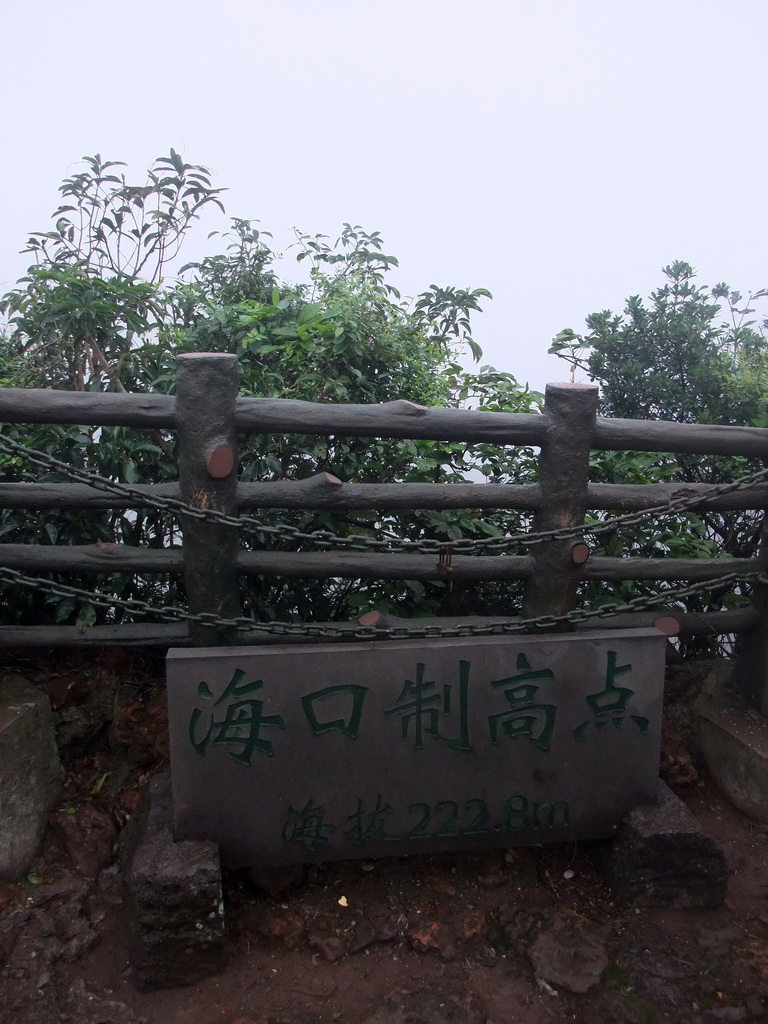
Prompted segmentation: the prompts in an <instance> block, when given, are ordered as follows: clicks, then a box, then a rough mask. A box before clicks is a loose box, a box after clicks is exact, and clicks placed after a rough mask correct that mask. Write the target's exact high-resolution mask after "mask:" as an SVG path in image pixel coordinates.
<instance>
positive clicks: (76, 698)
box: [0, 649, 768, 1024]
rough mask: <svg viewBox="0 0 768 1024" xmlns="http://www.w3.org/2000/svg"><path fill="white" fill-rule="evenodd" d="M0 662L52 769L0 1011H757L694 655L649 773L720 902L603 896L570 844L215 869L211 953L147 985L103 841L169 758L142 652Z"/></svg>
mask: <svg viewBox="0 0 768 1024" xmlns="http://www.w3.org/2000/svg"><path fill="white" fill-rule="evenodd" d="M4 667H5V668H6V669H8V668H10V669H12V670H14V671H16V672H18V673H19V674H21V675H23V676H25V677H26V678H27V679H30V680H32V681H33V682H35V683H36V684H37V685H38V686H40V687H41V688H42V689H44V690H45V691H46V692H47V693H48V695H49V696H50V698H51V701H52V704H53V707H54V709H55V713H56V717H57V728H58V738H59V743H60V749H61V754H62V758H63V760H64V763H65V767H66V772H67V774H66V782H65V790H64V795H63V799H62V801H61V802H60V804H59V806H58V807H57V808H56V810H55V811H54V812H53V814H52V815H51V819H50V828H49V830H48V833H47V836H46V839H45V842H44V846H43V849H42V851H41V854H40V856H39V858H38V861H37V863H36V864H35V865H34V866H33V869H32V871H31V872H30V873H29V874H28V876H27V877H26V878H25V879H24V880H23V881H22V882H21V883H20V884H15V885H0V1021H2V1024H5V1022H8V1024H60V1022H65V1021H67V1022H77V1024H138V1022H141V1021H146V1022H147V1024H181V1022H184V1024H214V1022H223V1024H268V1022H269V1024H326V1022H328V1024H330V1022H337V1021H338V1022H340V1024H364V1022H365V1024H407V1022H410V1024H433V1022H443V1021H445V1022H455V1024H485V1022H492V1024H507V1022H510V1024H544V1022H547V1024H559V1022H565V1021H576V1022H579V1024H652V1022H656V1021H659V1022H662V1021H664V1022H667V1021H668V1022H679V1024H683V1022H685V1024H708V1022H717V1021H720V1022H728V1021H742V1020H743V1021H766V1020H768V829H766V828H764V827H762V826H758V825H756V824H755V823H753V822H751V821H749V820H748V819H746V818H744V817H743V816H742V815H741V814H739V813H738V812H737V811H735V810H734V809H732V808H731V807H730V806H728V804H727V803H726V802H725V801H724V800H723V798H722V797H721V796H720V795H719V794H718V792H717V790H716V789H715V788H714V787H713V786H712V784H711V783H710V782H709V780H708V779H707V777H706V774H705V773H704V772H703V771H702V767H701V765H699V764H698V763H697V761H696V757H695V755H694V754H692V753H691V743H690V740H689V738H688V726H689V708H690V703H691V700H692V698H693V696H694V695H695V693H696V691H697V688H698V687H699V686H700V685H701V681H702V679H703V675H704V673H703V670H702V669H701V668H700V667H698V666H685V665H673V666H671V668H670V671H669V674H668V685H667V694H668V700H669V706H668V709H667V725H666V729H665V739H664V752H663V757H662V774H663V775H664V776H665V777H666V778H667V780H668V781H669V782H670V784H671V785H672V786H673V788H674V789H675V791H676V792H677V793H678V794H679V795H680V796H682V797H683V799H684V800H685V802H686V803H687V804H688V806H689V807H690V808H691V809H692V810H693V812H694V813H695V814H696V815H697V817H698V818H699V820H700V821H701V823H702V825H703V826H704V827H705V829H706V830H707V831H708V832H709V833H710V834H711V835H712V836H714V837H715V838H716V839H717V840H718V841H719V842H720V843H721V844H722V846H723V848H724V850H725V853H726V857H727V860H728V863H729V867H730V870H731V878H730V884H729V894H728V899H727V901H726V903H725V904H724V905H723V906H721V907H718V908H716V909H712V910H686V911H682V910H660V909H650V908H642V907H636V906H630V905H626V904H621V903H619V902H617V901H616V900H615V898H614V897H613V895H612V893H611V892H610V891H609V890H608V889H607V888H606V886H605V884H604V883H603V881H602V879H601V877H600V875H599V873H598V872H597V870H596V868H595V866H594V865H593V863H592V862H591V859H590V855H589V850H588V847H586V846H585V845H584V844H581V845H576V844H574V845H568V846H549V847H528V848H524V849H520V848H517V849H510V850H507V851H496V852H493V853H489V854H482V855H467V854H461V855H443V856H439V857H438V856H433V857H424V858H408V859H392V860H379V861H371V862H365V861H362V862H345V863H339V864H329V865H323V866H320V867H314V868H311V869H308V870H306V871H304V870H296V871H290V872H289V871H286V872H284V873H283V876H282V877H279V876H278V875H277V874H275V875H273V876H270V877H269V878H264V877H261V878H258V877H255V876H253V875H248V874H247V873H237V874H229V875H225V898H226V906H227V926H228V940H227V966H226V968H225V969H224V970H223V971H222V972H221V973H220V974H218V975H216V976H214V977H211V978H209V979H207V980H205V981H204V982H202V983H199V984H197V985H193V986H190V987H187V988H177V989H173V990H166V991H159V992H139V991H137V990H136V989H135V988H134V987H133V985H132V984H131V982H130V980H129V977H128V974H129V962H128V945H127V938H128V936H127V921H126V910H125V903H124V892H123V887H122V880H121V877H120V873H119V870H118V867H117V864H116V840H117V836H118V832H119V829H120V828H121V827H122V825H123V824H124V823H125V822H126V821H127V820H128V817H129V816H130V814H131V812H132V811H133V809H134V808H135V806H136V802H137V799H138V793H139V791H140V788H141V786H142V784H143V783H144V782H145V781H146V779H147V778H148V777H150V776H151V775H152V774H154V773H155V772H157V771H160V770H163V769H167V723H166V718H165V693H164V686H163V683H164V679H163V665H162V660H161V659H160V658H159V657H158V656H157V655H150V654H147V653H146V652H143V653H133V652H129V651H124V650H117V649H115V650H110V651H105V652H103V653H102V654H88V655H82V656H79V657H75V656H68V657H63V656H62V654H61V652H46V654H45V655H34V656H30V655H29V654H26V655H21V654H19V655H18V656H17V657H15V658H10V659H8V658H7V659H6V663H5V666H4ZM547 979H549V980H547Z"/></svg>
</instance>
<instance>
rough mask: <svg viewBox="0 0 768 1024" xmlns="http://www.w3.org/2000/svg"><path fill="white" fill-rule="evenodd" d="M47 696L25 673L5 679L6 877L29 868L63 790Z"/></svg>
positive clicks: (0, 817) (0, 700)
mask: <svg viewBox="0 0 768 1024" xmlns="http://www.w3.org/2000/svg"><path fill="white" fill-rule="evenodd" d="M62 775H63V772H62V767H61V762H60V761H59V755H58V752H57V750H56V738H55V733H54V728H53V716H52V714H51V705H50V701H49V700H48V698H47V696H46V695H45V694H44V693H41V692H40V690H38V689H37V687H36V686H33V685H32V684H31V683H29V682H27V681H26V680H25V679H22V678H21V677H20V676H12V675H11V676H5V677H4V678H3V679H2V680H0V880H2V881H7V882H15V881H17V880H18V879H19V877H20V876H21V875H23V874H25V872H27V871H28V870H29V868H30V867H31V865H32V861H33V860H34V858H35V855H36V854H37V851H38V849H39V847H40V842H41V841H42V838H43V834H44V832H45V828H46V823H47V820H48V814H49V812H50V810H51V808H52V807H53V805H54V804H55V803H56V801H57V800H58V799H59V795H60V793H61V780H62Z"/></svg>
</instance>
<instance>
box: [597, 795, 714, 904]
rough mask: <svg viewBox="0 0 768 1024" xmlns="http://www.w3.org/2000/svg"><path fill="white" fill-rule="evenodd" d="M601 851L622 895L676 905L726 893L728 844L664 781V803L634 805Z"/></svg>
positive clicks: (702, 901) (610, 880)
mask: <svg viewBox="0 0 768 1024" xmlns="http://www.w3.org/2000/svg"><path fill="white" fill-rule="evenodd" d="M601 853H602V858H601V859H602V862H603V868H604V870H605V873H606V876H607V881H608V884H609V885H610V887H611V888H612V889H613V891H614V892H615V893H616V895H617V896H618V897H619V898H620V899H626V900H633V901H634V902H637V903H641V904H645V905H646V906H663V907H671V908H676V909H684V908H688V907H716V906H719V905H720V904H721V903H722V902H723V900H724V899H725V896H726V892H727V888H728V868H727V865H726V861H725V855H724V853H723V851H722V849H721V848H720V846H719V844H718V843H717V842H716V841H715V840H714V839H713V838H712V837H711V836H709V835H707V833H706V832H704V830H703V829H702V828H701V826H700V825H699V823H698V821H697V819H696V817H695V815H694V814H692V812H691V811H689V810H688V808H687V807H686V806H685V804H684V803H683V801H682V800H680V799H679V797H677V796H675V794H674V793H673V792H672V790H671V789H669V787H668V786H667V785H666V784H665V783H663V782H661V781H660V782H659V800H658V803H657V804H656V805H655V806H645V807H636V808H635V809H634V810H633V811H631V812H630V813H629V814H628V815H627V816H626V818H625V819H624V821H623V822H622V824H621V826H620V828H619V830H618V833H617V835H616V839H615V840H614V841H613V842H612V843H609V844H605V846H603V847H602V848H601Z"/></svg>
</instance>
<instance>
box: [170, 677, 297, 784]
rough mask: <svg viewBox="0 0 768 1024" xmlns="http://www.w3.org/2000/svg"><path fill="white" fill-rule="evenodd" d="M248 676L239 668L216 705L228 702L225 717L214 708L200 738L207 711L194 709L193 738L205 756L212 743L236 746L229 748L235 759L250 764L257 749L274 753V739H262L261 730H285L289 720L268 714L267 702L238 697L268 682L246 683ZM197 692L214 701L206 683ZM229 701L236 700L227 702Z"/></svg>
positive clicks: (271, 754) (192, 720)
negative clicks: (265, 703)
mask: <svg viewBox="0 0 768 1024" xmlns="http://www.w3.org/2000/svg"><path fill="white" fill-rule="evenodd" d="M244 676H245V672H243V671H241V670H240V669H236V670H235V673H234V675H233V676H232V679H231V681H230V683H229V686H227V688H226V690H225V691H224V693H222V695H221V696H220V697H219V699H218V700H217V701H216V702H215V703H214V705H213V707H214V708H216V707H218V706H219V705H220V704H221V705H225V706H224V707H223V708H222V710H223V711H224V717H223V718H219V719H217V718H216V717H215V715H214V712H213V711H211V720H210V723H209V725H208V730H207V732H206V733H205V734H204V735H203V736H202V737H200V738H198V735H199V733H198V726H199V725H200V720H201V719H202V717H203V712H202V711H201V710H200V709H199V708H194V710H193V711H192V715H191V716H190V719H189V739H190V742H191V743H192V746H193V747H194V749H195V750H196V751H197V753H198V754H200V756H201V757H202V756H204V755H205V753H206V751H207V749H208V747H209V746H211V745H213V746H226V747H230V748H234V750H233V749H230V750H229V751H228V753H229V754H230V755H231V757H232V759H233V761H237V763H238V764H244V765H249V766H250V764H251V758H252V757H253V754H254V751H256V750H258V751H260V752H261V753H262V754H266V755H267V756H268V757H272V756H273V754H274V750H273V748H272V743H271V742H270V740H267V739H264V738H262V736H261V730H262V728H263V727H265V726H273V727H274V726H276V727H277V728H279V729H284V728H285V723H284V721H283V718H282V716H281V715H265V714H264V701H261V700H238V699H237V698H242V697H245V696H247V695H248V694H251V693H255V692H256V690H259V689H261V687H262V686H263V685H264V684H263V683H262V681H261V680H258V681H257V682H253V683H244V682H243V681H242V680H243V677H244ZM197 695H198V697H199V698H200V699H201V700H213V696H214V695H213V693H212V692H211V689H210V687H209V686H208V684H207V683H205V682H202V683H200V685H199V686H198V688H197ZM228 701H231V702H232V703H227V702H228Z"/></svg>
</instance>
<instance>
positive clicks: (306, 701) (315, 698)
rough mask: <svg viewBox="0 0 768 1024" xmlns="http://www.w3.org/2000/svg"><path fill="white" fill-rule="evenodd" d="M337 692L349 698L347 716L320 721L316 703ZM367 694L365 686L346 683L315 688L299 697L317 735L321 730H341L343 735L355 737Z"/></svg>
mask: <svg viewBox="0 0 768 1024" xmlns="http://www.w3.org/2000/svg"><path fill="white" fill-rule="evenodd" d="M337 694H343V695H344V696H346V697H348V698H349V700H350V706H349V712H348V716H347V717H345V718H334V719H331V720H330V721H326V722H321V721H320V719H319V718H318V717H317V710H316V708H315V705H316V704H320V705H322V703H323V701H325V700H327V699H328V698H329V697H334V696H336V695H337ZM367 694H368V687H367V686H358V685H356V684H355V683H348V684H346V685H343V686H326V687H325V689H323V690H316V691H315V692H314V693H308V694H306V695H305V696H304V697H302V698H301V706H302V708H303V709H304V714H305V716H306V719H307V721H308V722H309V724H310V726H311V727H312V731H313V732H314V733H315V734H316V735H319V734H320V733H323V732H335V731H338V732H342V733H344V735H345V736H351V737H352V738H353V739H357V730H358V729H359V728H360V721H361V719H362V717H363V704H364V703H365V698H366V696H367Z"/></svg>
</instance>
